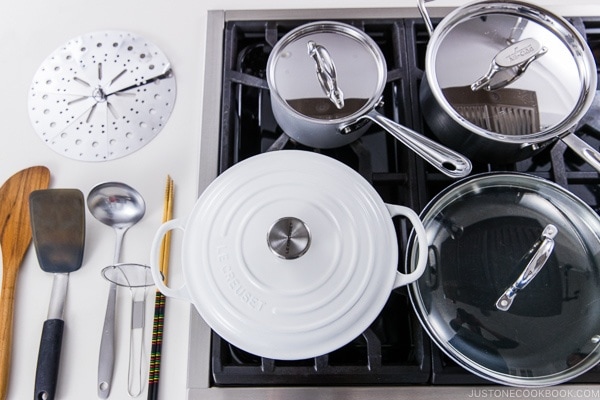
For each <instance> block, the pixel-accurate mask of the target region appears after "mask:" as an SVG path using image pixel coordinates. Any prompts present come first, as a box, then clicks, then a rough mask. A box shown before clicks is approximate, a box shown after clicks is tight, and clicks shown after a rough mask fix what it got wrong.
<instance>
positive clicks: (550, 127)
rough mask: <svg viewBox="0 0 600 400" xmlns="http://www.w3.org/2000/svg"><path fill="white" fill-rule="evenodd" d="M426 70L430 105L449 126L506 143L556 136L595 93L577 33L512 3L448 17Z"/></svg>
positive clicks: (592, 72)
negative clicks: (433, 95)
mask: <svg viewBox="0 0 600 400" xmlns="http://www.w3.org/2000/svg"><path fill="white" fill-rule="evenodd" d="M427 62H430V63H431V66H430V70H429V71H428V79H430V84H431V85H432V86H436V87H437V88H436V90H439V91H440V93H438V94H439V95H440V96H437V97H438V100H439V99H440V98H442V99H444V102H446V103H447V106H448V108H449V110H450V112H452V113H454V114H455V117H456V118H457V119H461V120H463V122H464V123H468V124H472V125H475V126H476V127H477V128H478V129H483V130H485V131H488V132H492V133H497V134H502V135H505V136H507V137H509V139H508V140H519V139H518V137H523V140H527V139H526V138H531V137H532V136H533V137H537V136H540V135H542V134H545V133H546V132H549V131H554V130H558V131H559V133H563V132H564V131H566V130H567V129H568V128H570V127H571V126H572V125H574V123H575V122H576V121H573V117H574V116H575V114H578V113H579V112H580V110H581V108H582V107H583V105H584V104H585V103H587V102H588V101H589V97H590V96H589V94H588V92H589V90H590V89H592V90H593V88H595V83H594V79H595V74H596V70H595V65H594V62H593V57H592V56H591V52H590V50H589V48H588V47H587V44H585V41H584V40H583V39H582V38H581V37H580V35H579V34H578V33H577V31H576V30H575V29H574V28H573V27H572V26H571V25H570V24H569V23H568V22H567V21H565V20H563V19H562V18H560V17H557V16H554V15H551V14H548V13H542V12H541V11H540V10H539V9H533V8H530V7H529V6H527V5H525V4H523V3H518V2H517V3H515V4H512V3H503V2H482V3H481V4H479V3H476V4H473V5H472V6H471V7H466V8H465V9H463V10H461V11H459V12H455V13H454V14H452V15H450V16H448V17H447V19H445V20H444V21H443V22H442V23H441V24H440V26H438V28H437V29H436V31H435V34H434V36H433V37H432V39H431V49H430V48H428V60H427ZM429 73H431V76H430V75H429ZM432 78H433V80H434V81H435V83H432V82H431V79H432Z"/></svg>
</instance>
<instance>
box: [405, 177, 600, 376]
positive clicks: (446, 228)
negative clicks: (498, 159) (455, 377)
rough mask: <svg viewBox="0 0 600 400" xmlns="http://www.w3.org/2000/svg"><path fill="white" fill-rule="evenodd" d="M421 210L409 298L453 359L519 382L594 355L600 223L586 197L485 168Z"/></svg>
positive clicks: (598, 336) (599, 307) (576, 366)
mask: <svg viewBox="0 0 600 400" xmlns="http://www.w3.org/2000/svg"><path fill="white" fill-rule="evenodd" d="M422 218H423V224H424V225H425V229H426V231H427V236H428V241H429V263H428V267H427V269H426V271H425V273H424V274H423V276H422V277H421V278H420V279H419V280H418V281H417V282H416V283H415V284H413V285H412V286H411V290H410V292H411V297H412V299H413V304H414V305H415V309H416V311H417V314H418V315H419V318H420V319H421V321H422V323H423V325H424V327H425V329H426V331H427V332H428V333H429V335H430V336H431V337H432V339H433V340H434V342H436V344H437V345H438V346H439V347H440V348H442V350H444V351H445V352H446V353H447V354H448V355H449V356H450V357H451V358H453V359H454V360H455V361H456V362H458V363H459V364H460V365H461V366H463V367H464V368H466V369H468V370H470V371H471V372H474V373H475V374H478V375H480V376H482V377H484V378H486V379H489V380H491V381H494V382H498V383H504V384H509V385H517V386H544V385H549V384H556V383H560V382H563V381H566V380H569V379H571V378H573V377H575V376H577V375H579V374H581V373H583V372H585V371H586V370H587V369H589V368H591V367H593V366H594V365H595V364H596V363H597V362H598V360H599V349H598V343H599V342H600V302H599V301H598V300H600V254H599V252H598V248H599V240H600V239H599V236H600V223H599V220H598V216H597V215H596V214H595V213H594V211H592V210H591V209H590V208H589V207H588V206H587V205H585V204H584V203H583V202H582V201H580V200H579V199H578V198H576V197H575V196H573V195H571V194H570V193H568V192H567V191H565V190H564V189H562V188H561V187H559V186H557V185H555V184H554V183H551V182H548V181H545V180H543V179H540V178H537V177H532V176H528V175H522V174H516V173H507V174H484V175H478V176H475V177H472V178H470V179H467V180H464V181H462V182H459V183H457V184H455V185H453V186H451V187H450V188H448V189H447V190H446V191H445V192H443V193H441V194H440V195H439V196H438V197H436V198H435V199H434V200H432V202H431V203H430V204H429V205H428V206H427V208H426V209H425V210H424V212H423V214H422ZM414 247H415V246H414V245H413V249H412V253H413V254H414ZM409 254H410V253H409ZM412 257H414V255H413V256H412Z"/></svg>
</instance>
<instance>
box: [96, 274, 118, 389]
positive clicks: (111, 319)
mask: <svg viewBox="0 0 600 400" xmlns="http://www.w3.org/2000/svg"><path fill="white" fill-rule="evenodd" d="M116 302H117V285H115V284H114V283H112V282H111V284H110V289H109V291H108V301H107V302H106V314H105V315H104V326H103V327H102V339H101V340H100V355H99V357H98V397H99V398H101V399H106V398H108V395H109V394H110V389H111V387H112V376H113V369H114V365H115V308H116Z"/></svg>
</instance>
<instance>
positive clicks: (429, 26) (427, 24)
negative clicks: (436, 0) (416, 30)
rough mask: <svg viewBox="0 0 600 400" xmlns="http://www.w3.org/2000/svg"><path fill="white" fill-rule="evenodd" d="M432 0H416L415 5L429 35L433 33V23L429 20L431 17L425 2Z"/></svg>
mask: <svg viewBox="0 0 600 400" xmlns="http://www.w3.org/2000/svg"><path fill="white" fill-rule="evenodd" d="M428 1H433V0H417V7H418V8H419V12H420V13H421V16H422V17H423V21H425V27H426V28H427V33H429V36H431V35H433V23H432V22H431V17H430V16H429V12H428V11H427V8H426V7H425V3H427V2H428Z"/></svg>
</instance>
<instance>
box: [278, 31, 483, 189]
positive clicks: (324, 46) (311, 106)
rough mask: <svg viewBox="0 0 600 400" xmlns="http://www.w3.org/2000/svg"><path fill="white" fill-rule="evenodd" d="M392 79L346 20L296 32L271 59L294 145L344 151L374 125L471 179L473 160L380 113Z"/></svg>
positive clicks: (374, 49)
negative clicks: (385, 91)
mask: <svg viewBox="0 0 600 400" xmlns="http://www.w3.org/2000/svg"><path fill="white" fill-rule="evenodd" d="M386 79H387V66H386V63H385V58H384V57H383V54H382V53H381V50H380V49H379V47H378V46H377V43H375V42H374V41H373V39H371V38H370V37H369V36H368V35H367V34H365V33H364V32H363V31H361V30H359V29H357V28H355V27H353V26H351V25H348V24H344V23H340V22H330V21H323V22H313V23H308V24H305V25H301V26H300V27H297V28H296V29H294V30H292V31H290V32H288V33H287V34H286V35H285V36H283V37H282V38H281V39H280V40H279V41H278V42H277V43H276V45H275V46H274V48H273V50H272V51H271V54H270V55H269V60H268V62H267V82H268V85H269V88H270V91H271V104H272V108H273V114H274V116H275V119H276V120H277V122H278V123H279V125H280V126H281V127H282V128H283V130H284V131H285V133H286V134H287V135H288V136H290V137H291V138H293V139H294V140H295V141H297V142H299V143H301V144H304V145H307V146H311V147H315V148H333V147H339V146H343V145H346V144H348V143H351V142H353V141H355V140H356V139H358V138H359V137H360V136H362V135H363V134H364V133H365V131H366V130H367V128H368V125H369V123H370V122H375V123H376V124H378V125H380V126H381V127H382V128H383V129H385V130H386V131H387V132H388V133H390V134H391V135H393V136H394V137H395V138H396V139H397V140H399V141H401V142H402V143H404V144H405V145H406V146H408V147H409V148H410V149H411V150H413V151H415V152H416V153H417V154H419V155H420V156H421V157H423V158H424V159H425V160H427V161H428V162H429V163H431V164H432V165H433V166H435V167H436V168H438V169H439V170H440V171H441V172H443V173H445V174H446V175H448V176H451V177H454V178H457V177H464V176H466V175H468V174H469V173H470V172H471V162H470V161H469V160H468V159H467V158H465V157H464V156H462V155H461V154H459V153H457V152H455V151H452V150H450V149H448V148H446V147H444V146H442V145H441V144H439V143H437V142H435V141H433V140H430V139H428V138H426V137H425V136H422V135H421V134H419V133H417V132H414V131H412V130H410V129H408V128H406V127H404V126H401V125H399V124H397V123H396V122H394V121H392V120H390V119H388V118H385V117H384V116H383V115H382V114H380V113H379V112H377V111H376V110H375V108H376V107H377V106H378V105H379V104H380V102H381V96H382V93H383V90H384V87H385V84H386Z"/></svg>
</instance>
